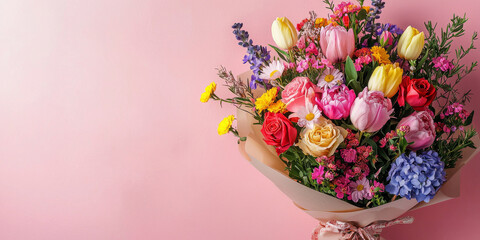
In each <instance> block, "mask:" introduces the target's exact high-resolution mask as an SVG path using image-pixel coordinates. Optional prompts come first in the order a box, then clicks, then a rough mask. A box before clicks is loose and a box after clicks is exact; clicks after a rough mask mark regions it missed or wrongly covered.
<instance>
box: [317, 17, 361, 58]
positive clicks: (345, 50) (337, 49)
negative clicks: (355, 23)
mask: <svg viewBox="0 0 480 240" xmlns="http://www.w3.org/2000/svg"><path fill="white" fill-rule="evenodd" d="M320 47H321V48H322V52H323V55H325V56H326V57H327V59H328V60H329V61H330V62H332V63H337V62H343V61H345V59H347V56H350V57H352V56H353V52H354V51H355V37H354V35H353V30H352V29H350V30H348V31H347V29H345V28H344V27H342V26H333V25H328V26H326V27H322V29H321V30H320Z"/></svg>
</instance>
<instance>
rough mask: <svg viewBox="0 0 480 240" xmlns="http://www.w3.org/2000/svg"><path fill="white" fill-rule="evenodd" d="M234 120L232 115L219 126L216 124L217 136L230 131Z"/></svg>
mask: <svg viewBox="0 0 480 240" xmlns="http://www.w3.org/2000/svg"><path fill="white" fill-rule="evenodd" d="M234 119H235V117H234V116H233V115H230V116H228V117H226V118H224V119H223V120H222V121H221V122H220V124H218V129H217V132H218V135H223V134H226V133H228V132H229V131H230V128H231V127H232V122H233V120H234Z"/></svg>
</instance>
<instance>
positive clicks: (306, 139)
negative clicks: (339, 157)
mask: <svg viewBox="0 0 480 240" xmlns="http://www.w3.org/2000/svg"><path fill="white" fill-rule="evenodd" d="M347 133H348V132H347V130H345V129H343V128H342V127H339V126H335V125H334V124H333V123H332V122H331V121H329V120H327V119H325V118H321V120H320V121H319V123H318V124H315V126H314V127H313V128H311V129H304V130H303V131H302V133H301V136H302V137H301V139H300V141H299V143H298V144H297V145H298V147H300V148H301V149H302V150H303V152H304V153H305V154H309V155H312V156H314V157H320V156H328V157H330V156H332V155H333V153H334V152H335V150H336V149H337V147H338V145H340V143H342V142H343V140H344V139H345V137H346V136H347Z"/></svg>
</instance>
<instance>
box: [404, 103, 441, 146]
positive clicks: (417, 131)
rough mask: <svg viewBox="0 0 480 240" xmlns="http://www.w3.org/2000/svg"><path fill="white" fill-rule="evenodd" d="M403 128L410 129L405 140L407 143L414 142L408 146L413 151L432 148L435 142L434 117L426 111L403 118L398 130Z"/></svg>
mask: <svg viewBox="0 0 480 240" xmlns="http://www.w3.org/2000/svg"><path fill="white" fill-rule="evenodd" d="M402 126H409V127H410V131H408V132H407V133H406V134H405V139H406V140H407V142H413V144H412V145H409V146H408V148H410V149H411V150H413V151H417V150H420V149H424V148H427V147H430V146H431V145H432V144H433V141H435V124H434V123H433V119H432V115H430V114H429V113H428V112H426V111H421V112H414V113H412V114H411V115H410V116H408V117H405V118H403V119H402V120H401V121H400V122H399V123H398V125H397V129H399V128H400V127H402Z"/></svg>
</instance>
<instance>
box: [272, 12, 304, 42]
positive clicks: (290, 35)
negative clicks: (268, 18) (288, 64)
mask: <svg viewBox="0 0 480 240" xmlns="http://www.w3.org/2000/svg"><path fill="white" fill-rule="evenodd" d="M272 37H273V40H274V41H275V43H276V44H277V46H278V47H279V48H282V49H285V50H289V49H291V48H292V47H293V46H295V44H297V40H298V35H297V29H296V28H295V26H293V24H292V23H291V22H290V20H288V18H286V17H282V18H277V19H276V20H275V21H273V24H272Z"/></svg>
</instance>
